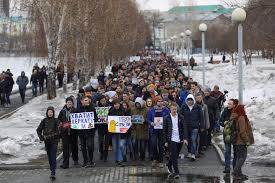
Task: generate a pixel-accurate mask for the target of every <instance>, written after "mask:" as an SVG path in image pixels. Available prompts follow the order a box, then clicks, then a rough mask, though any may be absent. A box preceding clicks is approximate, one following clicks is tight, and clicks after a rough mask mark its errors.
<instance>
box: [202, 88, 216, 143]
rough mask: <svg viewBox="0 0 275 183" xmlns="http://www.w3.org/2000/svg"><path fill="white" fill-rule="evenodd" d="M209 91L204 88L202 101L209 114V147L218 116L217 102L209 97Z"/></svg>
mask: <svg viewBox="0 0 275 183" xmlns="http://www.w3.org/2000/svg"><path fill="white" fill-rule="evenodd" d="M210 92H211V89H210V88H206V89H205V90H204V96H205V97H204V100H203V102H204V103H205V104H206V105H207V108H208V114H209V122H210V128H209V130H208V145H209V146H211V139H212V133H213V131H214V128H215V121H217V119H218V116H219V113H218V111H219V106H218V103H217V100H216V99H215V98H214V97H211V96H210Z"/></svg>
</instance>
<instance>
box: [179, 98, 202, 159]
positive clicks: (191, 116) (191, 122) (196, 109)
mask: <svg viewBox="0 0 275 183" xmlns="http://www.w3.org/2000/svg"><path fill="white" fill-rule="evenodd" d="M185 103H186V104H185V105H183V106H182V108H181V114H182V115H183V116H184V119H185V121H186V123H187V128H188V134H189V141H188V155H187V157H188V158H191V159H192V160H193V161H195V160H196V156H195V155H196V151H197V138H198V132H199V129H200V126H201V124H202V123H203V113H202V109H201V107H200V106H199V105H198V104H196V101H195V97H194V96H193V95H192V94H189V95H188V96H187V98H186V101H185Z"/></svg>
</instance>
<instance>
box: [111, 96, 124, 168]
mask: <svg viewBox="0 0 275 183" xmlns="http://www.w3.org/2000/svg"><path fill="white" fill-rule="evenodd" d="M108 116H124V110H123V109H122V106H121V105H120V101H119V100H117V99H115V100H114V101H113V107H112V108H111V109H110V111H109V114H108ZM109 125H110V127H109V132H112V133H113V132H114V131H115V128H116V122H115V121H113V120H112V121H110V124H109ZM125 138H126V137H125V134H123V133H113V135H112V145H113V151H114V155H115V160H116V163H117V165H118V166H124V164H123V151H124V149H125V146H126V139H125Z"/></svg>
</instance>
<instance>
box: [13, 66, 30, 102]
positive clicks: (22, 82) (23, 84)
mask: <svg viewBox="0 0 275 183" xmlns="http://www.w3.org/2000/svg"><path fill="white" fill-rule="evenodd" d="M28 83H29V79H28V77H27V76H25V72H24V71H22V72H21V76H18V78H17V80H16V84H17V85H18V88H19V93H20V97H21V101H22V103H23V104H24V103H25V95H26V89H27V85H28Z"/></svg>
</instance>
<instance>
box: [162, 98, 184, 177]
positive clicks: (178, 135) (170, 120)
mask: <svg viewBox="0 0 275 183" xmlns="http://www.w3.org/2000/svg"><path fill="white" fill-rule="evenodd" d="M170 111H171V113H170V114H169V115H168V116H166V117H165V118H164V123H163V136H164V141H165V146H166V147H168V149H169V152H170V157H169V162H168V164H167V169H168V173H169V177H170V176H171V175H173V171H172V166H173V168H174V173H175V175H174V178H175V179H178V178H179V168H178V157H179V153H180V150H181V147H182V143H184V144H185V145H187V144H188V141H187V139H188V134H187V133H188V131H187V124H186V122H185V121H184V117H183V116H182V115H180V114H178V113H177V104H176V103H172V104H171V106H170Z"/></svg>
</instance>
